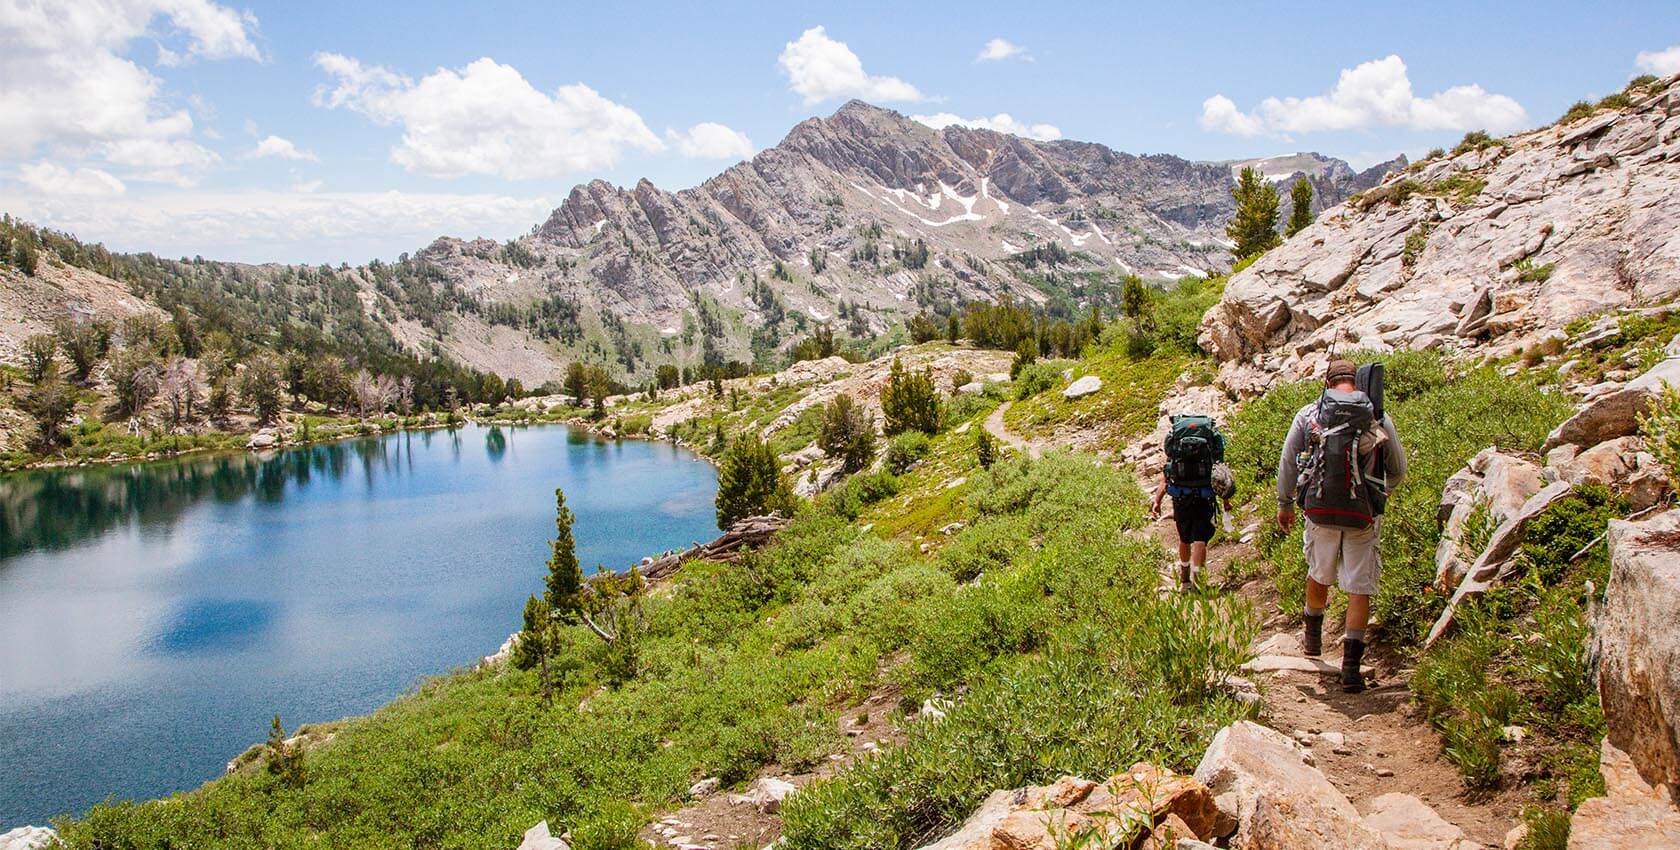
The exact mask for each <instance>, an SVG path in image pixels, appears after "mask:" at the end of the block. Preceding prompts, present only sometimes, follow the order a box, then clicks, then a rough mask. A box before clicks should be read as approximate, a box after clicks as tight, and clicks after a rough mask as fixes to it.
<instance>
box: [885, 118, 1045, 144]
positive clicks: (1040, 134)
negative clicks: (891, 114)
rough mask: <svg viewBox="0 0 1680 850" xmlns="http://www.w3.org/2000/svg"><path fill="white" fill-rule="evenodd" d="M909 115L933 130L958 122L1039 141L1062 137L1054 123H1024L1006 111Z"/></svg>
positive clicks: (964, 125) (962, 124)
mask: <svg viewBox="0 0 1680 850" xmlns="http://www.w3.org/2000/svg"><path fill="white" fill-rule="evenodd" d="M910 117H912V118H914V119H916V120H917V121H920V122H922V123H923V124H926V125H928V126H929V127H932V128H933V129H935V130H938V129H940V128H942V127H949V126H950V125H952V124H958V125H961V126H963V127H974V128H977V129H981V130H996V131H998V132H999V133H1010V134H1013V135H1016V136H1021V137H1023V138H1028V139H1036V140H1038V141H1041V142H1049V141H1054V140H1056V139H1059V138H1061V137H1062V130H1061V128H1060V127H1057V126H1056V125H1054V124H1025V123H1022V122H1020V121H1016V120H1015V118H1014V116H1012V115H1010V114H1009V113H1007V112H999V113H998V114H996V115H993V116H992V117H990V118H986V117H984V116H982V117H980V118H964V117H962V116H960V115H954V114H952V113H949V112H937V113H934V114H933V115H912V116H910Z"/></svg>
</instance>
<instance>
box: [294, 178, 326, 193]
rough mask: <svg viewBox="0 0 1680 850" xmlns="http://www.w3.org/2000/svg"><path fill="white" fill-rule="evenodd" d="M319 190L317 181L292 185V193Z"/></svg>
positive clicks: (302, 181) (319, 185)
mask: <svg viewBox="0 0 1680 850" xmlns="http://www.w3.org/2000/svg"><path fill="white" fill-rule="evenodd" d="M320 188H321V181H319V180H300V181H298V182H296V183H293V184H292V191H293V192H315V191H319V190H320Z"/></svg>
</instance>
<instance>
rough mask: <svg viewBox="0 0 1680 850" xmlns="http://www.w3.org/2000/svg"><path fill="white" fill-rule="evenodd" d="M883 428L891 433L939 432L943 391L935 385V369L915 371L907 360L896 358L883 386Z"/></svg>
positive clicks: (888, 433) (892, 434)
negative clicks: (910, 367) (940, 398)
mask: <svg viewBox="0 0 1680 850" xmlns="http://www.w3.org/2000/svg"><path fill="white" fill-rule="evenodd" d="M881 415H882V417H883V418H884V419H885V420H886V423H885V427H884V428H883V429H882V430H884V431H885V432H886V435H887V436H889V437H891V436H894V435H895V434H901V433H903V432H905V431H921V432H922V433H924V434H929V435H932V434H937V433H939V425H940V411H939V391H938V390H936V389H935V388H934V386H933V371H932V370H931V369H923V370H922V371H920V372H911V371H910V370H908V369H906V368H905V367H904V363H903V361H901V360H899V359H898V358H897V357H894V358H893V362H892V369H891V371H889V372H888V373H887V385H886V386H884V387H882V388H881Z"/></svg>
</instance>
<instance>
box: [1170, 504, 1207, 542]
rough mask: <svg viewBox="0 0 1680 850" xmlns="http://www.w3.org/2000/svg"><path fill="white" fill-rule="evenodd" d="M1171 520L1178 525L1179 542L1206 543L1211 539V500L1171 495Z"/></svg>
mask: <svg viewBox="0 0 1680 850" xmlns="http://www.w3.org/2000/svg"><path fill="white" fill-rule="evenodd" d="M1172 501H1173V522H1174V523H1176V524H1177V525H1178V541H1179V542H1180V543H1206V542H1208V541H1209V540H1212V539H1213V500H1212V499H1203V498H1199V497H1196V496H1174V497H1173V500H1172Z"/></svg>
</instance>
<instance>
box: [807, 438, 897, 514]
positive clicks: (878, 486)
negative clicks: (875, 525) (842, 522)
mask: <svg viewBox="0 0 1680 850" xmlns="http://www.w3.org/2000/svg"><path fill="white" fill-rule="evenodd" d="M887 456H888V458H889V459H890V458H891V457H892V449H891V447H890V446H889V447H888V450H887ZM889 462H890V461H889ZM896 495H898V478H897V477H896V476H895V475H894V474H893V472H892V470H891V469H883V470H880V471H878V472H871V473H867V474H859V475H853V476H852V477H850V478H847V479H846V480H845V481H844V482H843V483H841V484H840V486H838V487H836V488H834V489H833V490H831V491H829V492H828V493H827V494H825V495H824V496H823V507H824V509H825V510H827V511H828V512H829V513H832V514H834V515H835V516H839V517H844V518H845V519H847V520H854V519H857V518H858V515H859V514H861V513H863V512H864V510H866V509H867V508H868V507H869V506H870V505H873V504H875V503H876V502H879V501H881V500H882V499H886V498H890V497H892V496H896Z"/></svg>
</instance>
